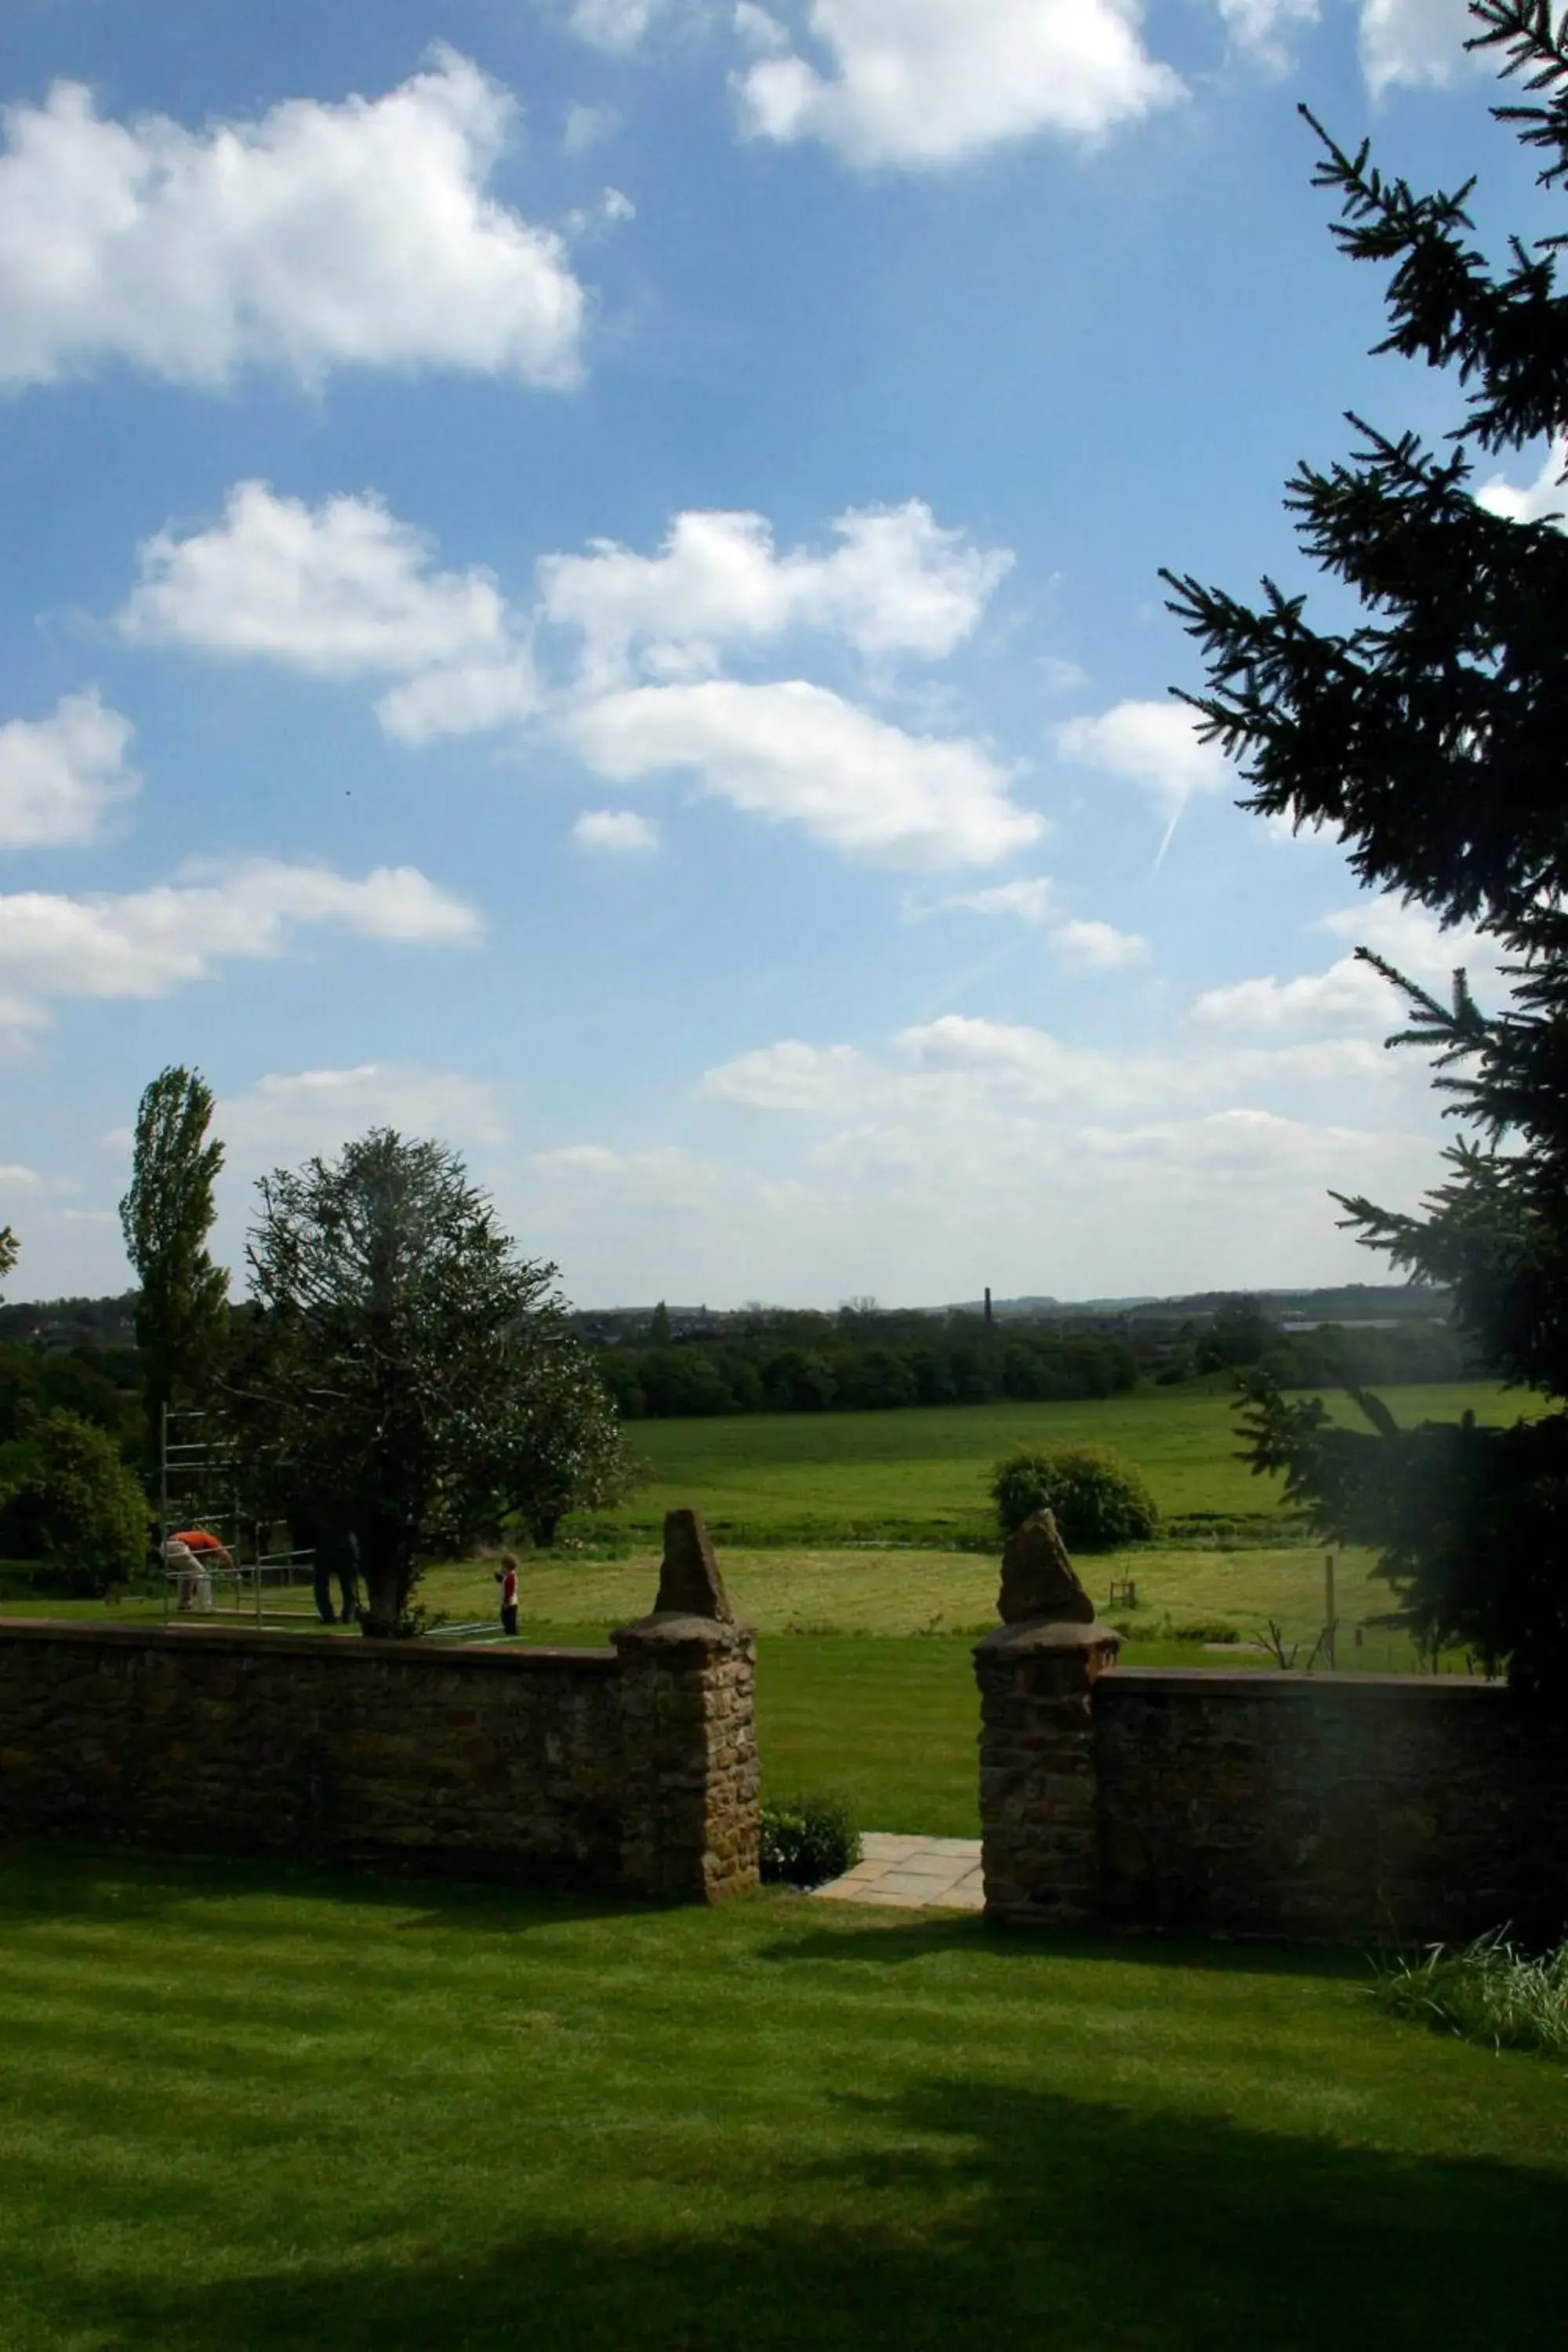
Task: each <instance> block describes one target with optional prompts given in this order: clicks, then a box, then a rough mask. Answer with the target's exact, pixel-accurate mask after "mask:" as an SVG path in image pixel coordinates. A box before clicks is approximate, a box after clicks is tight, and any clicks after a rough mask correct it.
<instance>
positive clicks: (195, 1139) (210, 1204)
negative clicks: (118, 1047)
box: [120, 1066, 229, 1456]
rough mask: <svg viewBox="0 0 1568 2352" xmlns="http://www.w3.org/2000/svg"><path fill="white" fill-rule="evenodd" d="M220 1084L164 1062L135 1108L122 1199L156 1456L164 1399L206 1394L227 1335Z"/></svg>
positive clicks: (167, 1402)
mask: <svg viewBox="0 0 1568 2352" xmlns="http://www.w3.org/2000/svg"><path fill="white" fill-rule="evenodd" d="M212 1115H213V1096H212V1089H211V1087H209V1086H208V1085H207V1084H206V1081H205V1079H204V1078H203V1077H202V1076H201V1074H200V1072H199V1071H196V1070H185V1069H181V1068H179V1067H178V1066H171V1067H170V1068H168V1069H166V1070H161V1071H160V1072H159V1074H158V1076H156V1077H155V1078H154V1079H153V1083H152V1085H151V1086H150V1087H148V1088H147V1089H146V1091H145V1093H144V1094H143V1095H142V1102H141V1106H140V1108H139V1109H138V1111H137V1114H136V1136H135V1142H134V1145H133V1147H132V1172H131V1189H130V1191H129V1192H127V1193H126V1195H125V1198H124V1199H123V1200H122V1201H121V1203H120V1222H121V1228H122V1229H123V1232H124V1234H125V1252H126V1255H127V1256H128V1257H129V1258H130V1260H131V1263H132V1266H133V1267H134V1269H135V1272H136V1278H137V1282H138V1284H139V1286H140V1287H139V1289H138V1292H137V1297H136V1346H137V1349H138V1351H139V1353H140V1355H141V1358H142V1376H143V1380H144V1382H145V1396H146V1406H147V1430H148V1439H149V1444H150V1448H151V1451H152V1453H153V1455H154V1456H156V1454H157V1452H158V1449H159V1446H160V1444H161V1442H162V1435H163V1408H164V1406H165V1405H174V1404H177V1403H179V1402H183V1401H185V1400H187V1399H191V1398H195V1397H198V1396H200V1395H201V1394H202V1393H203V1391H204V1387H205V1383H206V1382H207V1381H210V1379H211V1378H212V1375H213V1374H214V1373H215V1372H216V1370H217V1369H218V1367H219V1365H220V1364H221V1363H222V1361H223V1358H224V1354H225V1351H226V1343H227V1338H228V1324H229V1312H228V1276H227V1275H226V1272H225V1270H224V1269H223V1267H222V1266H218V1265H214V1264H213V1261H212V1259H211V1257H210V1256H209V1255H208V1254H207V1247H206V1240H207V1235H208V1234H210V1233H211V1231H212V1228H213V1224H214V1222H215V1220H216V1216H217V1206H216V1202H215V1201H214V1199H213V1185H214V1183H215V1181H216V1177H217V1174H218V1171H219V1170H220V1169H221V1168H222V1166H223V1145H222V1144H221V1143H220V1142H219V1141H218V1140H217V1139H216V1137H209V1136H208V1134H207V1129H208V1126H209V1125H210V1123H211V1120H212Z"/></svg>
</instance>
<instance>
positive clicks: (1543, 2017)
mask: <svg viewBox="0 0 1568 2352" xmlns="http://www.w3.org/2000/svg"><path fill="white" fill-rule="evenodd" d="M1378 1997H1379V1999H1380V2000H1381V2001H1382V2003H1383V2005H1384V2008H1385V2009H1387V2010H1389V2011H1392V2013H1393V2014H1394V2016H1395V2017H1408V2018H1413V2019H1415V2020H1416V2021H1418V2022H1419V2023H1422V2024H1425V2025H1430V2026H1431V2027H1432V2028H1433V2029H1434V2030H1435V2031H1436V2032H1440V2033H1457V2034H1459V2035H1460V2036H1461V2037H1462V2038H1463V2039H1464V2040H1465V2041H1467V2042H1485V2043H1487V2044H1488V2045H1489V2047H1490V2048H1492V2049H1493V2050H1532V2051H1537V2052H1539V2053H1541V2054H1542V2056H1543V2057H1547V2058H1563V2059H1568V1941H1565V1942H1563V1943H1561V1944H1559V1945H1558V1947H1557V1948H1556V1950H1555V1951H1553V1952H1546V1953H1543V1954H1542V1955H1541V1956H1540V1957H1539V1958H1537V1957H1534V1956H1532V1955H1531V1954H1530V1953H1528V1952H1521V1951H1520V1950H1519V1949H1518V1948H1517V1947H1516V1946H1515V1945H1512V1944H1510V1942H1509V1941H1508V1938H1507V1934H1506V1931H1505V1930H1504V1929H1502V1928H1495V1929H1494V1930H1493V1931H1492V1932H1491V1933H1490V1934H1489V1935H1486V1936H1478V1937H1477V1938H1476V1940H1475V1942H1474V1943H1473V1944H1466V1945H1464V1946H1462V1947H1461V1948H1459V1949H1458V1951H1450V1950H1449V1949H1448V1948H1447V1946H1446V1945H1442V1944H1437V1945H1434V1947H1433V1948H1432V1949H1431V1950H1430V1951H1429V1952H1428V1953H1427V1955H1426V1958H1425V1959H1421V1960H1403V1961H1401V1962H1399V1963H1398V1965H1397V1966H1395V1967H1394V1968H1393V1969H1389V1970H1387V1971H1386V1972H1385V1973H1384V1975H1383V1977H1382V1978H1381V1979H1380V1981H1379V1985H1378Z"/></svg>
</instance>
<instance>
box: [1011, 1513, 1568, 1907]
mask: <svg viewBox="0 0 1568 2352" xmlns="http://www.w3.org/2000/svg"><path fill="white" fill-rule="evenodd" d="M1001 1617H1002V1621H1003V1622H1002V1623H1001V1624H1000V1625H999V1626H998V1627H997V1629H996V1631H995V1632H994V1633H988V1634H987V1635H986V1636H985V1638H984V1640H983V1641H982V1642H981V1643H979V1645H978V1647H977V1648H976V1650H975V1653H974V1663H975V1673H976V1677H977V1679H978V1682H979V1685H980V1704H981V1732H980V1811H981V1821H982V1825H983V1829H984V1885H985V1908H986V1913H987V1916H989V1917H991V1918H993V1919H995V1920H998V1921H1003V1922H1009V1923H1016V1924H1019V1925H1027V1924H1034V1925H1042V1926H1050V1927H1083V1928H1101V1929H1106V1928H1109V1929H1125V1930H1132V1931H1137V1932H1142V1933H1149V1932H1160V1931H1163V1932H1169V1933H1172V1934H1183V1935H1198V1936H1217V1937H1237V1936H1253V1937H1277V1938H1280V1939H1288V1940H1289V1941H1292V1942H1298V1943H1300V1942H1315V1943H1328V1944H1360V1945H1363V1946H1373V1945H1376V1946H1388V1945H1401V1946H1405V1947H1409V1946H1419V1945H1423V1944H1428V1943H1436V1942H1456V1941H1459V1940H1462V1939H1465V1938H1468V1937H1471V1936H1476V1935H1479V1934H1482V1933H1484V1932H1485V1931H1486V1930H1488V1929H1490V1928H1500V1927H1506V1928H1508V1929H1509V1930H1510V1932H1511V1933H1513V1934H1514V1935H1515V1936H1517V1937H1521V1939H1525V1940H1530V1941H1539V1942H1542V1943H1545V1942H1555V1941H1556V1940H1557V1939H1558V1938H1560V1937H1562V1936H1563V1934H1564V1933H1565V1932H1568V1721H1565V1720H1564V1719H1563V1716H1562V1714H1561V1713H1558V1714H1553V1713H1552V1712H1551V1711H1550V1710H1549V1709H1547V1708H1544V1707H1542V1706H1533V1705H1531V1704H1530V1703H1528V1702H1526V1701H1525V1700H1523V1699H1522V1698H1521V1697H1520V1696H1517V1695H1516V1694H1515V1693H1514V1692H1512V1691H1510V1690H1509V1689H1507V1688H1505V1687H1504V1686H1502V1685H1500V1684H1492V1683H1480V1682H1472V1681H1469V1680H1468V1679H1467V1678H1465V1677H1463V1676H1460V1675H1435V1676H1430V1677H1428V1676H1415V1675H1320V1674H1313V1675H1304V1674H1281V1673H1280V1672H1279V1671H1278V1670H1277V1669H1270V1670H1268V1671H1267V1672H1253V1673H1247V1672H1241V1673H1237V1672H1234V1671H1232V1670H1229V1669H1218V1668H1214V1669H1202V1670H1198V1671H1185V1670H1180V1669H1178V1670H1173V1671H1166V1670H1162V1669H1152V1668H1146V1667H1137V1668H1135V1667H1127V1666H1122V1665H1120V1664H1118V1663H1117V1659H1118V1652H1119V1649H1120V1646H1121V1645H1120V1643H1119V1641H1118V1638H1117V1636H1116V1634H1115V1633H1113V1632H1112V1631H1111V1629H1110V1627H1109V1626H1106V1625H1102V1624H1100V1623H1099V1622H1097V1620H1096V1618H1095V1612H1094V1605H1093V1603H1092V1601H1090V1600H1089V1595H1088V1593H1087V1592H1086V1591H1084V1589H1083V1586H1082V1584H1081V1583H1080V1582H1079V1578H1078V1576H1077V1575H1076V1573H1075V1572H1074V1570H1073V1567H1072V1563H1071V1561H1070V1560H1069V1559H1068V1555H1067V1552H1066V1550H1065V1549H1064V1548H1063V1546H1062V1543H1061V1539H1060V1538H1059V1536H1058V1532H1057V1528H1056V1525H1055V1522H1054V1521H1053V1520H1052V1519H1051V1517H1050V1515H1049V1514H1048V1513H1046V1512H1042V1513H1041V1514H1039V1515H1038V1516H1037V1517H1036V1518H1034V1519H1032V1520H1030V1521H1028V1522H1027V1524H1026V1526H1025V1527H1023V1528H1020V1529H1019V1531H1018V1533H1017V1534H1016V1536H1014V1537H1013V1538H1012V1539H1011V1541H1010V1542H1009V1544H1008V1546H1007V1550H1006V1553H1005V1558H1004V1561H1003V1571H1002V1594H1001Z"/></svg>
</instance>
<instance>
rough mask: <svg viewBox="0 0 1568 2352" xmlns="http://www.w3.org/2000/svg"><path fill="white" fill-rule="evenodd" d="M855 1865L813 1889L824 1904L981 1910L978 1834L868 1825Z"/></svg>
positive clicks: (982, 1906) (983, 1894)
mask: <svg viewBox="0 0 1568 2352" xmlns="http://www.w3.org/2000/svg"><path fill="white" fill-rule="evenodd" d="M860 1843H861V1846H862V1849H863V1850H862V1853H861V1856H860V1859H859V1861H858V1863H857V1864H856V1865H855V1867H854V1869H853V1870H851V1871H848V1872H847V1873H846V1874H845V1875H844V1876H843V1877H842V1878H835V1879H833V1880H832V1881H830V1883H829V1884H828V1885H826V1886H817V1887H814V1888H813V1890H812V1892H813V1894H814V1895H815V1896H816V1900H817V1901H818V1902H822V1903H887V1904H890V1905H894V1906H897V1907H898V1908H899V1909H900V1910H902V1911H923V1910H927V1909H932V1910H941V1911H980V1910H983V1909H984V1905H985V1893H984V1887H983V1886H982V1885H981V1882H980V1840H979V1839H978V1838H933V1837H896V1836H894V1835H893V1834H892V1833H891V1832H888V1831H885V1830H868V1832H866V1835H865V1836H864V1838H862V1840H861V1842H860Z"/></svg>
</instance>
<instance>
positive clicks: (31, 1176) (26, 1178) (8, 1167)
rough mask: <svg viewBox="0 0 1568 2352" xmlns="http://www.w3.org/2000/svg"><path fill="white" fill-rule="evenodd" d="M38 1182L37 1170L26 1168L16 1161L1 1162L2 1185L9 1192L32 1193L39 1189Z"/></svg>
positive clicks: (0, 1175) (0, 1182)
mask: <svg viewBox="0 0 1568 2352" xmlns="http://www.w3.org/2000/svg"><path fill="white" fill-rule="evenodd" d="M37 1182H38V1176H37V1170H36V1169H33V1168H24V1167H23V1166H22V1164H21V1162H20V1160H5V1161H4V1162H0V1185H3V1186H5V1188H6V1189H7V1190H9V1191H14V1192H33V1191H35V1190H36V1189H37Z"/></svg>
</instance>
